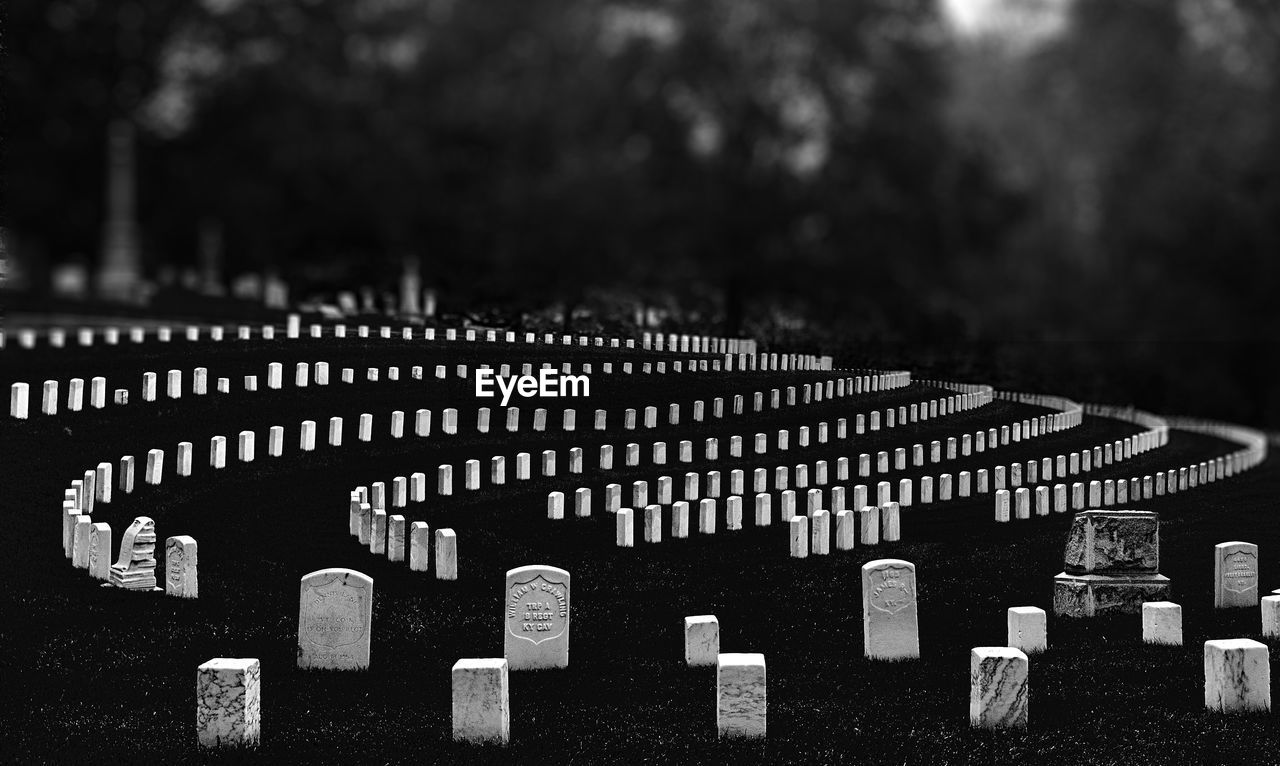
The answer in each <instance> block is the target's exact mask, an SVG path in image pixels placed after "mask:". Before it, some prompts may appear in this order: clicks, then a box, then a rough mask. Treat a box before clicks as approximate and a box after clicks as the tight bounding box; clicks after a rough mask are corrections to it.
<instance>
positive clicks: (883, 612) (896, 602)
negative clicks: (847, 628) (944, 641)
mask: <svg viewBox="0 0 1280 766" xmlns="http://www.w3.org/2000/svg"><path fill="white" fill-rule="evenodd" d="M862 639H863V652H864V653H865V654H866V656H867V658H868V659H873V660H900V659H914V658H917V657H919V656H920V634H919V628H918V625H917V618H916V567H915V565H914V564H912V563H910V562H907V561H902V560H901V559H876V560H875V561H868V562H867V563H866V564H863V566H862Z"/></svg>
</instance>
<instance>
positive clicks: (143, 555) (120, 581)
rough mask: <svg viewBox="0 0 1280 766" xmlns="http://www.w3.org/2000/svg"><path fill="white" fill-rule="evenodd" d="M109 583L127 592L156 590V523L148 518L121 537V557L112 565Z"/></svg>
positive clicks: (138, 522)
mask: <svg viewBox="0 0 1280 766" xmlns="http://www.w3.org/2000/svg"><path fill="white" fill-rule="evenodd" d="M108 582H110V583H111V584H112V585H114V586H115V587H117V588H124V589H125V590H159V588H157V587H156V523H155V522H154V521H152V520H151V519H150V518H148V517H146V516H139V517H137V518H136V519H134V520H133V523H132V524H130V525H129V528H128V529H126V530H125V531H124V534H123V535H122V536H121V537H120V555H119V557H118V558H117V559H116V563H114V564H112V565H111V571H110V573H109V576H108Z"/></svg>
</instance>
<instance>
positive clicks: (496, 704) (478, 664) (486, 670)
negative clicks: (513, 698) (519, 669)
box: [451, 659, 511, 745]
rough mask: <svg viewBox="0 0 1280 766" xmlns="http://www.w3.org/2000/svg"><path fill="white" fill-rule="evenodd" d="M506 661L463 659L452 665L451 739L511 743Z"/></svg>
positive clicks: (456, 740)
mask: <svg viewBox="0 0 1280 766" xmlns="http://www.w3.org/2000/svg"><path fill="white" fill-rule="evenodd" d="M507 668H508V665H507V661H506V660H504V659H466V660H458V661H457V662H455V663H454V664H453V670H452V671H451V676H452V688H453V740H454V741H455V742H477V743H485V742H493V743H497V744H500V745H505V744H507V743H508V742H509V741H510V740H511V705H510V701H509V697H508V688H509V687H508V683H507Z"/></svg>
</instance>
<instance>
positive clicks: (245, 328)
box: [0, 314, 827, 369]
mask: <svg viewBox="0 0 1280 766" xmlns="http://www.w3.org/2000/svg"><path fill="white" fill-rule="evenodd" d="M370 327H371V326H370V325H368V324H357V325H355V334H354V335H352V336H350V337H353V338H359V339H367V338H372V337H378V338H382V339H391V338H395V339H400V340H415V339H416V336H417V333H418V329H419V328H417V327H415V326H403V325H402V326H399V327H395V328H393V327H391V326H389V325H382V326H380V327H379V328H378V332H377V335H376V336H375V335H373V334H372V332H371V329H370ZM257 328H258V337H259V338H261V339H263V340H275V339H276V325H274V324H265V325H259V326H257ZM326 328H327V329H328V330H329V331H330V332H328V333H327V332H326ZM153 329H154V331H155V332H154V338H155V340H156V342H158V343H169V342H171V341H172V340H173V338H174V332H173V330H174V328H173V327H172V326H169V325H160V326H157V327H155V328H153ZM232 329H234V330H235V339H237V340H252V339H253V337H254V326H253V325H244V324H241V325H220V324H219V325H208V324H200V325H195V324H185V325H183V326H182V335H181V337H183V338H185V339H186V340H187V341H188V342H192V343H194V342H198V341H201V340H206V339H207V340H208V341H212V342H221V341H222V340H224V338H227V337H229V336H228V332H227V331H228V330H232ZM441 330H442V331H441ZM441 330H437V328H434V327H427V328H422V331H421V340H424V341H434V340H436V339H437V336H439V338H440V339H442V340H445V341H450V342H453V341H463V340H465V341H467V342H476V341H479V340H481V338H480V334H479V333H481V332H483V333H484V338H483V340H485V341H487V342H489V343H496V342H499V332H500V331H498V330H477V329H476V328H470V327H468V328H463V329H462V330H459V329H457V328H441ZM68 332H69V330H68V328H65V327H50V328H46V329H44V330H37V329H35V328H19V329H16V330H8V331H5V330H0V349H4V348H6V347H7V346H8V342H7V338H8V336H9V335H16V336H17V339H18V347H20V348H23V349H34V348H36V347H37V345H38V340H39V338H40V336H41V334H43V335H44V338H45V340H46V347H48V348H65V347H67V338H68ZM501 332H502V338H501V340H502V341H505V342H506V343H515V342H516V339H517V335H518V334H517V333H516V332H515V331H514V330H506V331H501ZM150 334H151V332H150V329H149V328H146V327H142V326H138V325H134V326H132V327H129V328H128V330H127V331H126V332H122V329H121V328H120V327H118V326H106V327H100V328H99V327H79V328H77V329H76V330H75V337H76V343H77V345H79V346H80V347H82V348H88V347H90V346H93V345H94V342H95V339H96V338H98V337H99V335H100V336H101V339H102V342H103V344H105V345H108V346H116V345H119V344H120V342H121V340H122V339H125V340H127V341H128V342H129V343H131V344H135V345H136V344H142V343H145V342H146V341H147V338H148V335H150ZM302 337H304V336H303V333H302V319H301V316H300V315H298V314H290V315H289V316H288V317H287V319H286V322H285V326H284V331H283V335H282V336H281V338H282V339H288V340H296V339H299V338H302ZM306 337H310V338H314V339H318V338H325V337H330V338H336V339H342V338H346V337H348V334H347V324H346V323H334V324H332V325H330V326H326V325H325V324H319V323H312V324H310V325H309V328H308V332H307V334H306ZM558 337H559V338H560V343H559V344H557V343H556V338H557V335H555V334H554V333H544V334H543V336H542V338H543V340H542V343H543V344H544V345H565V346H568V345H573V344H574V343H575V341H576V343H577V345H579V346H588V345H594V346H596V347H597V348H600V347H604V346H605V345H606V344H607V345H608V346H609V347H610V348H622V347H625V348H635V347H636V339H635V338H605V337H602V336H586V335H568V334H566V335H561V336H558ZM524 342H525V343H526V344H529V345H532V344H535V343H537V342H538V334H537V333H533V332H525V333H524ZM641 344H642V348H643V349H644V350H646V351H648V350H653V351H664V350H665V351H672V352H688V353H695V354H698V353H702V354H708V353H709V354H750V355H755V354H756V353H757V344H756V341H755V340H754V339H749V338H723V337H717V336H708V335H688V334H679V335H678V334H675V333H670V334H663V333H652V332H644V333H642V335H641ZM779 356H780V355H778V354H776V353H775V354H773V355H772V359H773V360H775V361H776V360H778V359H779ZM783 356H785V359H784V360H783V361H782V362H780V363H782V364H787V365H789V366H790V369H800V368H799V367H797V366H795V365H797V364H800V363H803V364H819V365H820V364H822V363H823V362H822V360H823V359H826V358H827V357H822V358H818V357H806V356H804V355H799V354H789V355H783ZM802 358H803V359H804V360H805V361H804V362H801V361H800V360H801V359H802Z"/></svg>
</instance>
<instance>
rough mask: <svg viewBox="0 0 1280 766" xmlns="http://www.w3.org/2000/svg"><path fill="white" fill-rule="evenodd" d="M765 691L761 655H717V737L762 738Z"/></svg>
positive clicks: (766, 708) (764, 726)
mask: <svg viewBox="0 0 1280 766" xmlns="http://www.w3.org/2000/svg"><path fill="white" fill-rule="evenodd" d="M801 518H803V517H801ZM766 689H767V683H766V673H765V661H764V655H763V654H736V653H731V654H720V655H718V656H717V657H716V734H717V736H718V737H721V738H763V737H764V736H765V733H766V731H767V725H766V723H767V712H768V696H767V693H766Z"/></svg>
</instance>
